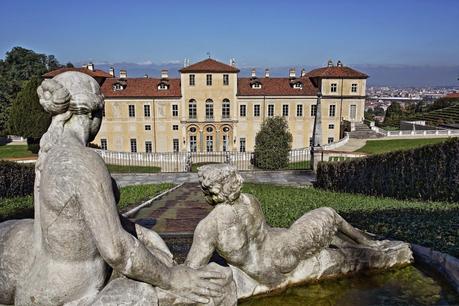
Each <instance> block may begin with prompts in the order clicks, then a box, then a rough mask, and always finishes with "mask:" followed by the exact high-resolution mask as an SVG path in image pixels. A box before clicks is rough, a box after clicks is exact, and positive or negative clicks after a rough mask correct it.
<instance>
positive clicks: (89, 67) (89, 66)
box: [86, 63, 94, 71]
mask: <svg viewBox="0 0 459 306" xmlns="http://www.w3.org/2000/svg"><path fill="white" fill-rule="evenodd" d="M86 68H88V69H89V70H91V71H94V64H93V63H89V64H88V65H87V66H86Z"/></svg>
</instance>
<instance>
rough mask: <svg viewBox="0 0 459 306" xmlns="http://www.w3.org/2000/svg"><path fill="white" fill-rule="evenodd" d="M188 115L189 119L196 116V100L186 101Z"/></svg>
mask: <svg viewBox="0 0 459 306" xmlns="http://www.w3.org/2000/svg"><path fill="white" fill-rule="evenodd" d="M188 116H189V117H190V119H196V117H197V111H196V100H195V99H191V100H190V101H189V102H188Z"/></svg>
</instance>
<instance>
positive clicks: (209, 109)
mask: <svg viewBox="0 0 459 306" xmlns="http://www.w3.org/2000/svg"><path fill="white" fill-rule="evenodd" d="M206 119H214V101H212V100H211V99H207V100H206Z"/></svg>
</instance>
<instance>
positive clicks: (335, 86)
mask: <svg viewBox="0 0 459 306" xmlns="http://www.w3.org/2000/svg"><path fill="white" fill-rule="evenodd" d="M337 86H338V85H337V84H336V83H332V84H331V85H330V91H331V92H336V89H337Z"/></svg>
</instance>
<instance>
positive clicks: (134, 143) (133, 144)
mask: <svg viewBox="0 0 459 306" xmlns="http://www.w3.org/2000/svg"><path fill="white" fill-rule="evenodd" d="M130 142H131V152H132V153H135V152H137V140H136V139H135V138H131V139H130Z"/></svg>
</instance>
